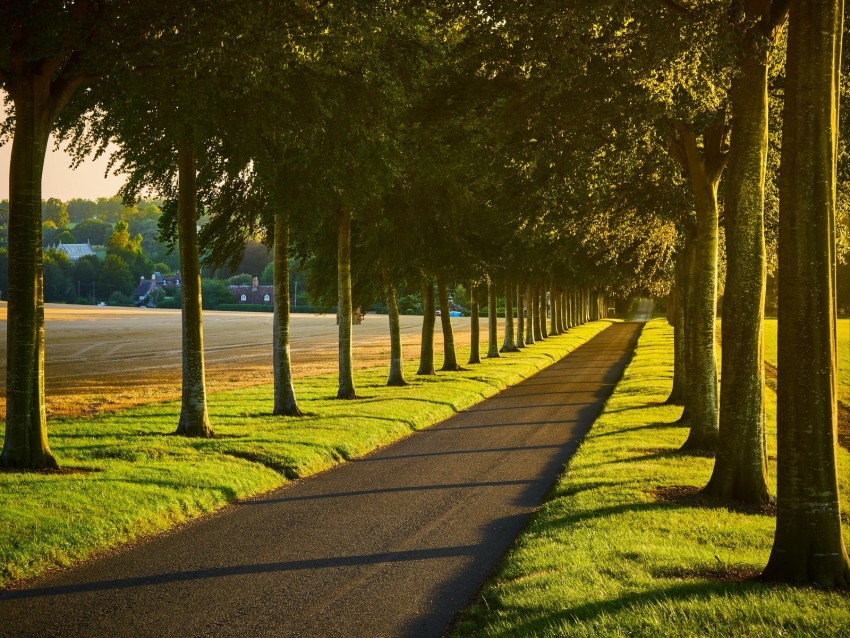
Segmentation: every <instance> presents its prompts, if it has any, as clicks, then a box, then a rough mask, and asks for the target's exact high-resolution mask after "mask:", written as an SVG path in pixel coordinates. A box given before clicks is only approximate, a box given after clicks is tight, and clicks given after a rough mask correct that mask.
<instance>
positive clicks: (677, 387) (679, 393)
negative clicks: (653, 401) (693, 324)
mask: <svg viewBox="0 0 850 638" xmlns="http://www.w3.org/2000/svg"><path fill="white" fill-rule="evenodd" d="M684 267H685V261H684V257H683V251H680V252H679V254H678V255H677V256H676V283H675V285H674V287H673V292H672V293H671V295H670V300H671V303H672V308H670V321H671V323H672V326H673V388H672V389H671V390H670V396H668V397H667V400H666V401H665V403H666V404H668V405H683V404H684V402H685V387H686V385H685V379H686V378H687V377H686V370H687V368H686V367H685V295H686V294H687V289H686V286H687V278H686V273H685V272H684Z"/></svg>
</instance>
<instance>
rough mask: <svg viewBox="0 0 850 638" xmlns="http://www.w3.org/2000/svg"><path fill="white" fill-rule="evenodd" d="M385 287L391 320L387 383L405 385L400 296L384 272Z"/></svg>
mask: <svg viewBox="0 0 850 638" xmlns="http://www.w3.org/2000/svg"><path fill="white" fill-rule="evenodd" d="M384 288H385V289H386V291H387V292H386V294H387V310H388V312H387V314H388V315H389V320H390V377H389V379H387V385H391V386H404V385H407V381H405V380H404V359H403V358H402V354H401V319H400V317H399V314H398V298H397V296H396V288H395V285H393V284H392V283H390V281H389V276H388V275H387V273H386V272H384Z"/></svg>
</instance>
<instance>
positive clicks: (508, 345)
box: [500, 283, 519, 352]
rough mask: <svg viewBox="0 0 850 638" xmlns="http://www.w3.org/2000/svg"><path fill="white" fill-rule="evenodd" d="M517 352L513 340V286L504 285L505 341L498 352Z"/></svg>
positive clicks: (514, 340)
mask: <svg viewBox="0 0 850 638" xmlns="http://www.w3.org/2000/svg"><path fill="white" fill-rule="evenodd" d="M517 350H519V348H517V345H516V339H515V338H514V308H513V286H512V285H511V284H510V283H506V284H505V339H504V341H502V349H501V350H500V352H516V351H517Z"/></svg>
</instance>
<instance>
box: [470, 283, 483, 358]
mask: <svg viewBox="0 0 850 638" xmlns="http://www.w3.org/2000/svg"><path fill="white" fill-rule="evenodd" d="M469 306H470V308H469V310H470V312H469V340H470V343H469V362H468V363H481V324H480V321H479V310H478V306H479V304H478V284H473V283H470V284H469Z"/></svg>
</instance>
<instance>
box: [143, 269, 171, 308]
mask: <svg viewBox="0 0 850 638" xmlns="http://www.w3.org/2000/svg"><path fill="white" fill-rule="evenodd" d="M166 286H168V287H171V288H179V287H180V273H179V272H178V273H177V274H176V275H168V276H163V275H162V274H160V273H159V272H155V273H154V274H153V275H151V278H150V279H145V277H144V275H143V276H142V277H141V279H139V285H138V286H136V289H135V290H134V291H133V296H132V297H131V298H132V300H133V303H135V304H143V303H145V302H146V301H147V300H148V297H150V296H151V293H153V291H155V290H157V289H158V288H165V287H166Z"/></svg>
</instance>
